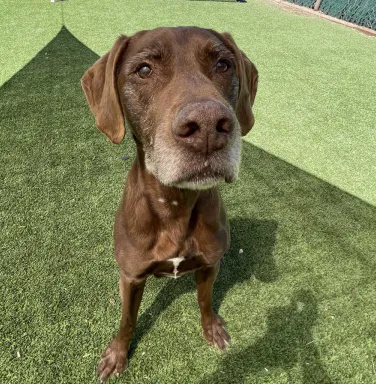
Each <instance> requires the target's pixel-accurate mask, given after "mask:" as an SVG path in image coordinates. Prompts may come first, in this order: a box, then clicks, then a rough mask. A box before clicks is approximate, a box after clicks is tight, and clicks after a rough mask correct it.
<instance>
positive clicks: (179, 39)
mask: <svg viewBox="0 0 376 384" xmlns="http://www.w3.org/2000/svg"><path fill="white" fill-rule="evenodd" d="M220 60H225V61H226V63H228V64H229V65H228V68H227V70H226V71H223V72H220V71H219V70H218V69H217V66H216V65H217V62H218V61H220ZM145 64H147V65H149V66H150V67H151V69H152V73H151V75H150V76H149V77H148V78H145V79H144V78H140V77H139V76H138V75H137V71H138V69H139V68H140V66H142V65H145ZM257 81H258V74H257V70H256V68H255V66H254V65H253V64H252V63H251V62H250V61H249V60H248V58H247V57H246V56H245V55H244V53H243V52H241V51H240V50H239V48H238V47H237V46H236V44H235V42H234V41H233V39H232V38H231V36H230V35H229V34H227V33H224V34H220V33H217V32H215V31H212V30H206V29H201V28H196V27H178V28H158V29H156V30H153V31H142V32H139V33H137V34H136V35H134V36H132V37H126V36H122V37H120V38H119V39H118V40H117V41H116V43H115V45H114V47H113V48H112V49H111V51H110V52H109V53H107V54H106V55H104V56H103V57H102V58H100V59H99V60H98V61H97V62H96V63H95V64H94V65H93V66H92V67H91V68H90V69H89V70H88V71H87V72H86V73H85V75H84V76H83V78H82V87H83V90H84V92H85V95H86V98H87V101H88V103H89V106H90V108H91V110H92V112H93V114H94V116H95V118H96V123H97V126H98V127H99V129H100V130H102V131H103V132H104V133H105V134H106V135H107V136H108V137H109V138H110V140H111V141H112V142H114V143H119V142H121V140H122V139H123V137H124V134H125V124H124V122H125V121H126V122H127V125H128V128H130V130H131V132H132V134H133V137H134V139H135V142H136V145H137V157H136V159H135V161H134V164H133V166H132V168H131V170H130V172H129V174H128V178H127V182H126V186H125V189H124V194H123V198H122V200H121V203H120V207H119V209H118V211H117V213H116V218H115V225H114V241H115V257H116V260H117V262H118V264H119V266H120V293H121V298H122V318H121V323H120V330H119V333H118V334H117V336H116V337H115V338H114V339H113V340H112V341H111V343H110V344H109V346H108V347H107V348H106V350H105V351H104V353H103V355H102V360H101V362H100V364H99V367H98V374H99V376H100V378H101V381H106V380H107V379H108V378H109V377H110V375H111V374H113V373H120V372H122V371H124V369H125V368H126V366H127V363H128V361H127V351H128V348H129V344H130V340H131V337H132V333H133V331H134V329H135V326H136V320H137V312H138V308H139V305H140V302H141V297H142V293H143V289H144V285H145V281H146V278H147V277H148V276H149V275H152V274H153V275H155V276H164V275H165V274H173V273H174V265H173V263H172V262H171V261H169V259H173V258H177V257H181V258H184V260H182V261H181V262H180V264H179V265H178V268H177V269H178V275H179V276H180V275H182V274H185V273H189V272H195V276H196V283H197V290H198V302H199V306H200V310H201V321H202V326H203V335H204V337H205V339H206V340H207V341H208V342H209V343H211V344H213V345H214V346H216V347H217V348H219V349H225V348H226V345H227V344H228V343H229V341H230V338H229V335H228V333H227V331H226V330H225V328H224V322H223V320H222V319H221V318H220V316H218V315H217V314H215V313H214V311H213V309H212V287H213V283H214V281H215V278H216V276H217V273H218V269H219V263H220V260H221V258H222V256H223V254H224V253H225V252H226V251H227V250H228V248H229V244H230V238H229V226H228V221H227V217H226V212H225V209H224V206H223V203H222V200H221V197H220V193H219V190H218V187H217V186H216V185H217V183H218V182H219V181H220V180H222V179H224V180H226V181H227V182H231V181H233V180H235V178H236V177H237V171H238V166H239V161H240V142H241V141H240V136H241V135H245V134H247V133H248V132H249V130H250V129H251V128H252V126H253V124H254V117H253V113H252V105H253V102H254V99H255V95H256V91H257ZM192 124H193V127H194V130H193V131H192V132H190V131H189V134H188V135H185V133H184V132H186V130H187V129H188V130H190V129H191V128H190V127H192ZM196 129H197V131H196ZM183 133H184V134H183ZM182 186H184V188H182Z"/></svg>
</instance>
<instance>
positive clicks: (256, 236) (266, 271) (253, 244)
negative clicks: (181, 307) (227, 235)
mask: <svg viewBox="0 0 376 384" xmlns="http://www.w3.org/2000/svg"><path fill="white" fill-rule="evenodd" d="M230 227H231V248H230V250H229V251H228V252H227V253H226V255H225V257H224V259H223V261H222V263H221V268H220V271H219V274H218V277H217V280H216V282H215V284H214V292H213V306H214V310H215V311H216V312H218V310H219V308H220V305H221V303H222V302H223V300H224V298H225V296H226V293H227V292H228V291H229V290H230V289H231V288H232V287H233V286H234V285H235V284H239V283H242V282H244V281H246V280H248V279H250V278H251V276H254V277H255V278H256V279H258V280H260V281H263V282H273V281H275V280H276V279H277V269H276V266H275V262H274V258H273V250H274V246H275V239H276V233H277V223H276V222H275V221H268V220H254V219H233V220H230ZM195 289H196V285H195V282H194V278H192V275H186V276H183V277H181V278H179V279H177V280H174V279H171V280H169V281H167V283H166V284H165V285H164V286H163V287H162V289H161V290H160V291H159V292H158V294H157V296H156V298H155V299H154V302H153V304H152V305H151V306H150V307H149V308H148V309H147V310H146V311H145V312H144V313H143V314H142V315H141V316H140V318H139V319H138V322H137V327H136V331H135V333H134V335H133V340H132V344H131V348H130V350H129V356H130V357H131V356H132V355H133V353H134V351H135V350H136V348H137V345H138V343H139V342H140V341H141V340H142V338H143V337H144V336H145V335H146V334H147V333H148V332H149V331H150V329H151V328H152V326H153V324H154V323H155V321H156V319H157V318H158V316H159V315H160V314H161V313H162V312H163V311H164V310H165V309H166V308H167V307H168V306H169V305H170V304H171V302H172V301H173V300H175V299H176V298H178V297H179V296H180V295H182V294H185V293H187V292H190V291H192V290H195Z"/></svg>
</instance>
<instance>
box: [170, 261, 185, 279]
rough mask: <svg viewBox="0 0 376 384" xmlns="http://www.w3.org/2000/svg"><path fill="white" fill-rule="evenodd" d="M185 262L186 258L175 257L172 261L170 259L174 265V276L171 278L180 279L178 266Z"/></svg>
mask: <svg viewBox="0 0 376 384" xmlns="http://www.w3.org/2000/svg"><path fill="white" fill-rule="evenodd" d="M183 260H184V257H173V258H172V259H168V260H167V261H171V263H172V264H174V275H173V276H172V275H171V277H173V278H174V279H176V278H178V277H179V276H178V273H179V272H178V266H179V264H180V263H181V262H182V261H183Z"/></svg>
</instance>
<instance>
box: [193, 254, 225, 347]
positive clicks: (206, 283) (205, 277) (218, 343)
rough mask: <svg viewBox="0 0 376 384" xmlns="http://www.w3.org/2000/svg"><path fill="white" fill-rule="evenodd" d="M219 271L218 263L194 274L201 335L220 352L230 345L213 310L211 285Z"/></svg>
mask: <svg viewBox="0 0 376 384" xmlns="http://www.w3.org/2000/svg"><path fill="white" fill-rule="evenodd" d="M218 271H219V262H218V263H217V264H216V265H215V266H213V267H208V268H204V269H199V270H197V271H196V272H195V277H196V285H197V299H198V304H199V306H200V312H201V324H202V334H203V336H204V338H205V339H206V340H207V342H208V343H210V344H212V345H214V346H215V347H216V348H218V349H220V350H224V349H226V346H227V345H229V344H230V336H229V334H228V333H227V331H226V329H225V322H224V320H223V319H222V318H221V317H220V316H219V315H217V314H216V313H215V312H214V310H213V284H214V281H215V279H216V277H217V274H218Z"/></svg>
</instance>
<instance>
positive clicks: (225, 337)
mask: <svg viewBox="0 0 376 384" xmlns="http://www.w3.org/2000/svg"><path fill="white" fill-rule="evenodd" d="M203 336H204V338H205V339H206V340H207V342H208V343H210V344H212V345H214V347H215V348H217V349H219V350H221V351H224V350H225V349H226V348H227V347H228V346H229V345H230V342H231V338H230V335H229V334H228V332H227V331H226V329H225V321H224V320H223V319H222V318H221V317H220V316H219V315H217V314H213V315H212V318H211V322H210V323H209V324H206V325H205V326H204V327H203Z"/></svg>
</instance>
